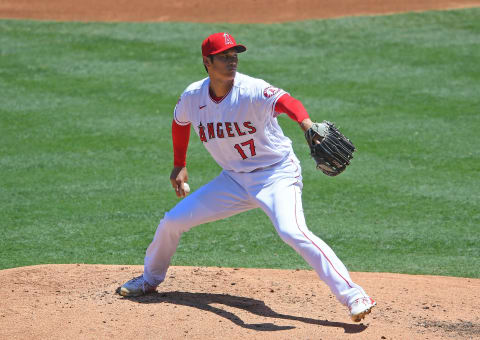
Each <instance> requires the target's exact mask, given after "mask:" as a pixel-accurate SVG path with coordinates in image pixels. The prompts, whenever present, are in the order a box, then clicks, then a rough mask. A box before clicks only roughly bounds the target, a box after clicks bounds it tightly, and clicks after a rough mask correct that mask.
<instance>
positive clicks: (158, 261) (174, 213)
mask: <svg viewBox="0 0 480 340" xmlns="http://www.w3.org/2000/svg"><path fill="white" fill-rule="evenodd" d="M255 207H256V206H255V205H254V203H252V202H251V200H250V198H249V197H248V195H247V193H246V191H245V190H244V189H243V188H242V187H241V186H240V185H238V184H237V183H236V182H235V181H233V180H232V178H231V177H230V176H228V175H226V174H225V173H224V172H222V173H221V174H220V175H219V176H217V177H216V178H215V179H213V180H212V181H211V182H209V183H207V184H205V185H204V186H202V187H201V188H199V189H198V190H195V191H193V192H192V193H191V194H190V195H188V196H187V197H185V198H183V199H182V200H181V201H180V202H179V203H178V204H177V205H176V206H175V207H174V208H173V209H171V210H170V211H168V212H167V213H165V215H164V217H163V219H162V220H161V221H160V224H159V225H158V227H157V231H156V233H155V237H154V239H153V241H152V243H151V244H150V246H149V247H148V249H147V252H146V255H145V259H144V274H143V276H142V277H141V278H137V279H136V281H135V282H133V281H134V280H135V279H133V280H131V281H129V282H132V283H131V285H130V286H131V287H132V288H131V289H129V288H128V284H129V283H128V282H127V283H126V284H125V285H124V286H122V287H125V289H124V290H123V292H124V294H122V291H120V294H122V295H127V296H131V295H142V293H148V292H149V291H151V289H150V287H156V286H157V285H158V284H160V283H161V282H162V281H163V280H164V279H165V276H166V274H167V270H168V267H169V265H170V260H171V258H172V256H173V255H174V253H175V251H176V249H177V246H178V242H179V241H180V237H181V235H182V233H184V232H186V231H188V230H190V229H191V228H192V227H194V226H197V225H200V224H203V223H207V222H212V221H215V220H219V219H223V218H227V217H229V216H232V215H235V214H238V213H240V212H243V211H246V210H249V209H252V208H255ZM142 280H143V281H142ZM122 287H121V289H122ZM144 287H147V289H144ZM127 290H128V292H127ZM129 292H131V293H129Z"/></svg>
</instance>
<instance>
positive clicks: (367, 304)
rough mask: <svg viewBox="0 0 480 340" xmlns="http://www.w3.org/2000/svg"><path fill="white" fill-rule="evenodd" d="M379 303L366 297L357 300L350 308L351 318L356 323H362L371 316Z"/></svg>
mask: <svg viewBox="0 0 480 340" xmlns="http://www.w3.org/2000/svg"><path fill="white" fill-rule="evenodd" d="M376 305H377V303H376V302H375V301H374V300H373V299H372V298H370V297H364V298H360V299H356V300H355V301H353V302H352V304H351V305H350V306H349V307H348V309H349V310H350V317H351V318H352V320H353V321H355V322H360V321H362V320H363V319H364V318H365V316H366V315H367V314H370V312H371V311H372V308H373V307H375V306H376Z"/></svg>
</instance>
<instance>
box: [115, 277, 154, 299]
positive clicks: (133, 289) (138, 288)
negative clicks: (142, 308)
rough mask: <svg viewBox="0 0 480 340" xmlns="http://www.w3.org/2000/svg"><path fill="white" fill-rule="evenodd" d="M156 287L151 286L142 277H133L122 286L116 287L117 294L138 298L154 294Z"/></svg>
mask: <svg viewBox="0 0 480 340" xmlns="http://www.w3.org/2000/svg"><path fill="white" fill-rule="evenodd" d="M156 289H157V286H151V285H150V284H149V283H148V282H147V281H146V280H145V279H144V278H143V275H140V276H138V277H135V278H133V279H131V280H130V281H127V282H126V283H124V284H123V286H121V287H118V289H117V293H118V294H120V295H122V296H140V295H145V294H149V293H153V292H155V291H156Z"/></svg>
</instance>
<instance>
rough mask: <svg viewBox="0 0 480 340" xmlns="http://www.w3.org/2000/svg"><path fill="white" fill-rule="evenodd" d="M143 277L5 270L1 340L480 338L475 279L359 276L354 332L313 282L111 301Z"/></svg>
mask: <svg viewBox="0 0 480 340" xmlns="http://www.w3.org/2000/svg"><path fill="white" fill-rule="evenodd" d="M479 6H480V1H472V0H470V1H469V0H459V1H448V0H423V1H413V0H405V1H400V2H398V1H393V0H387V1H380V0H365V1H356V0H342V1H336V2H333V1H326V0H321V1H315V0H296V1H292V0H278V1H275V2H271V1H262V0H244V1H239V2H236V3H235V4H234V5H233V6H232V4H231V3H230V2H228V1H227V2H226V1H218V0H211V1H202V0H178V1H174V2H167V1H157V2H156V1H148V0H136V1H126V0H102V1H97V0H84V1H76V2H75V1H65V0H44V1H29V0H2V1H1V2H0V18H17V19H40V20H63V21H70V20H75V21H193V22H236V23H255V22H263V23H272V22H279V21H294V20H305V19H318V18H330V17H342V16H352V15H375V14H388V13H397V12H408V11H422V10H440V9H454V8H466V7H479ZM232 13H235V15H233V14H232ZM152 237H153V235H152ZM141 272H142V266H111V265H110V266H109V265H85V264H70V265H38V266H32V267H22V268H13V269H7V270H2V271H0V294H1V296H2V299H0V339H67V338H71V339H105V338H115V339H120V338H121V339H130V338H138V339H240V338H241V339H257V338H264V339H480V311H479V308H478V302H479V301H480V279H466V278H455V277H437V276H421V275H402V274H388V273H352V278H353V279H354V281H356V282H358V283H359V284H361V285H362V286H363V287H364V288H365V289H366V291H367V292H369V294H371V295H372V297H374V298H375V299H376V300H377V302H378V306H377V307H376V308H374V310H373V312H372V314H370V315H369V316H368V317H367V319H366V320H365V322H364V323H360V324H358V323H353V322H352V321H351V320H350V318H349V317H348V311H347V309H346V308H345V307H344V306H341V305H340V304H339V303H338V302H337V301H336V299H335V298H334V296H333V295H332V294H331V293H330V291H329V290H328V287H327V286H326V285H325V284H324V283H323V282H321V281H320V280H319V279H318V278H317V277H316V275H315V273H314V272H313V271H305V270H274V269H244V268H203V267H171V269H170V270H169V273H168V276H167V280H166V281H165V282H164V283H163V284H162V285H161V286H160V287H159V290H158V293H155V294H152V295H149V296H145V297H139V298H131V299H127V298H123V297H120V296H119V295H116V294H115V290H116V288H117V287H118V286H119V285H121V284H122V283H124V282H125V281H126V280H128V279H130V278H132V277H133V276H137V275H139V274H141Z"/></svg>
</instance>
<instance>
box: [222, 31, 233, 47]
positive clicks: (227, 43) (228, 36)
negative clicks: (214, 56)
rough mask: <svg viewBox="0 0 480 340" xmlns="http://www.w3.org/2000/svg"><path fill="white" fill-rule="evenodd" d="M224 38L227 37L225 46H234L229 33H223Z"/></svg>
mask: <svg viewBox="0 0 480 340" xmlns="http://www.w3.org/2000/svg"><path fill="white" fill-rule="evenodd" d="M223 36H224V37H225V45H233V41H232V38H230V35H229V34H228V33H223Z"/></svg>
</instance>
